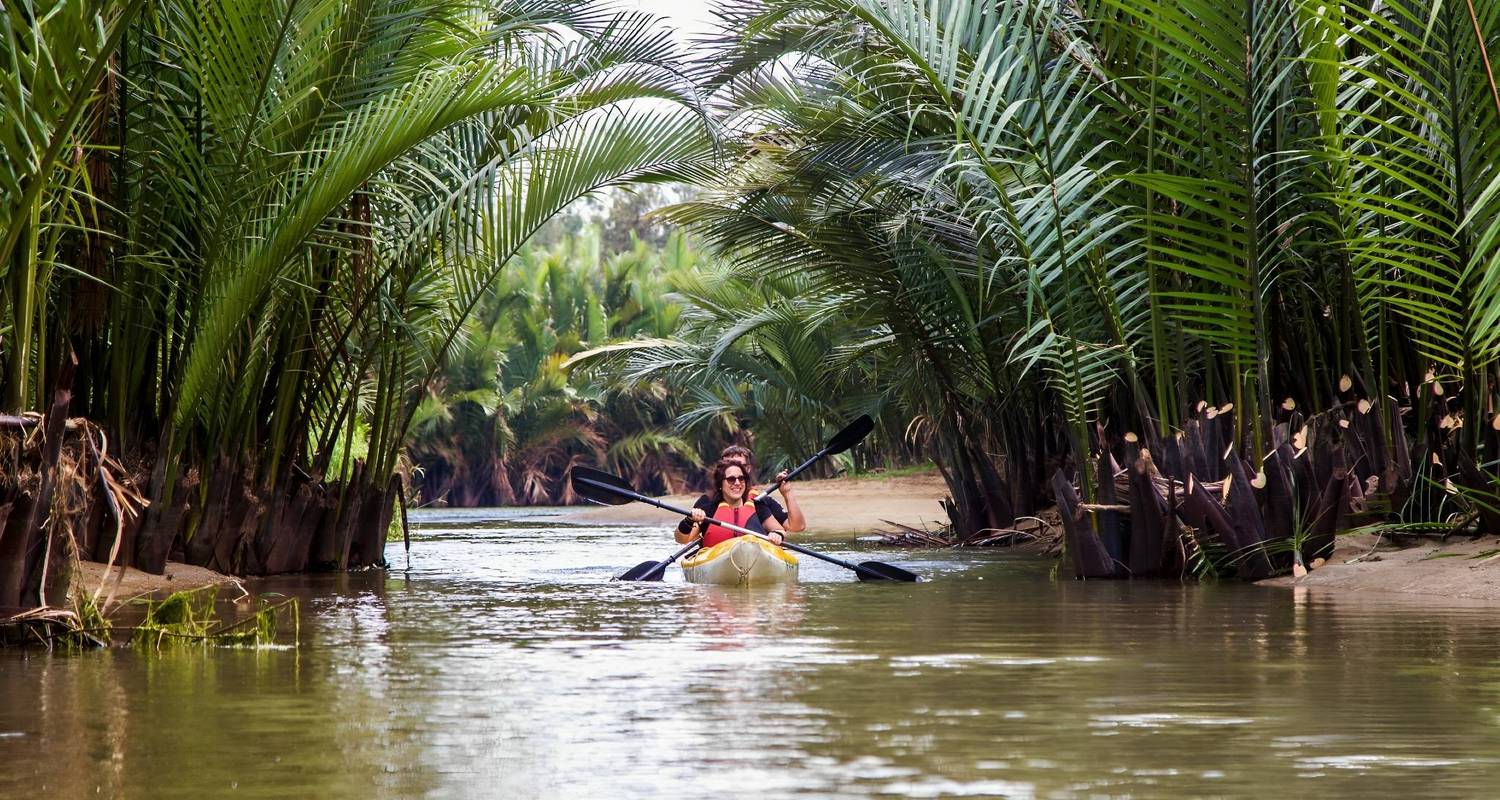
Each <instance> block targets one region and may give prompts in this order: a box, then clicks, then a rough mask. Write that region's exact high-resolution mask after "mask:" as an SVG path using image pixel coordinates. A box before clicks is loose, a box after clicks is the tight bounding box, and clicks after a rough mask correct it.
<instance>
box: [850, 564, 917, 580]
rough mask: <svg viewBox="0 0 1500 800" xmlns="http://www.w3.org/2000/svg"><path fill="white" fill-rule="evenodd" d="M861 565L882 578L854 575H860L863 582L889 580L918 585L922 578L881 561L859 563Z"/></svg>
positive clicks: (861, 573) (866, 574)
mask: <svg viewBox="0 0 1500 800" xmlns="http://www.w3.org/2000/svg"><path fill="white" fill-rule="evenodd" d="M859 565H860V566H861V567H864V568H865V569H867V570H869V571H870V572H873V573H875V574H876V575H879V576H880V577H879V578H876V577H873V576H871V575H869V574H868V573H865V572H856V573H854V574H855V575H858V576H859V579H860V580H862V581H867V582H869V581H879V580H887V581H902V582H905V583H916V582H917V581H919V580H921V578H918V577H917V575H916V573H914V572H907V571H906V570H904V569H902V568H900V567H896V566H892V565H890V564H884V563H881V562H879V561H861V562H859Z"/></svg>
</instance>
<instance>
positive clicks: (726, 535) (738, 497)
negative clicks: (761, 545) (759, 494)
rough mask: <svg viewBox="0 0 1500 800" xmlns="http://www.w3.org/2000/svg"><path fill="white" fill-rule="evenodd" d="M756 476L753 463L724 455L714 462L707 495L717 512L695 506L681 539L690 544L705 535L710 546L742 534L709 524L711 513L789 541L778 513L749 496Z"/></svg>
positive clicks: (777, 541)
mask: <svg viewBox="0 0 1500 800" xmlns="http://www.w3.org/2000/svg"><path fill="white" fill-rule="evenodd" d="M752 480H754V477H753V474H752V473H751V470H750V467H749V465H747V464H743V463H741V462H739V461H737V460H732V459H728V458H724V459H720V460H719V463H717V464H715V465H714V472H713V489H712V494H710V495H705V498H706V499H707V500H708V502H709V503H711V504H712V507H713V509H714V512H713V514H711V515H710V514H708V513H707V512H706V511H705V510H704V509H703V507H702V506H694V507H693V513H692V516H690V517H688V518H687V519H685V520H683V524H682V525H679V526H678V529H677V533H676V539H677V543H678V544H687V543H688V542H691V541H693V540H694V539H698V538H699V537H702V546H703V548H704V549H707V548H710V547H713V546H714V545H716V544H719V543H720V542H726V541H728V540H730V539H733V538H734V537H736V536H740V535H741V534H738V533H735V532H734V531H731V530H729V529H727V528H721V527H719V526H718V525H709V524H707V523H706V522H705V520H706V519H707V518H708V517H710V516H712V517H713V518H714V519H716V520H719V521H720V522H727V523H729V524H731V525H738V526H739V527H741V528H748V529H749V530H752V531H755V532H756V533H764V534H766V535H767V536H769V537H770V538H771V541H772V542H774V543H775V544H778V545H779V544H781V543H782V542H783V541H785V540H786V534H785V529H784V528H782V526H781V521H780V520H778V519H776V515H775V514H773V513H771V509H770V508H769V507H767V506H765V505H763V504H760V503H756V502H754V501H752V500H750V499H749V498H748V497H747V496H746V495H747V493H748V492H749V491H750V482H751V481H752ZM684 527H685V528H686V530H684ZM705 529H706V530H705Z"/></svg>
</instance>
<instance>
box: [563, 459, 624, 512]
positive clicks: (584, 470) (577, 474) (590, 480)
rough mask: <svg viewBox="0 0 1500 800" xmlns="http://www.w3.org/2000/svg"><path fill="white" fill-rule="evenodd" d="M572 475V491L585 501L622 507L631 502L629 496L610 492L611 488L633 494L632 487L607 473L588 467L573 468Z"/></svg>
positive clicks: (621, 479)
mask: <svg viewBox="0 0 1500 800" xmlns="http://www.w3.org/2000/svg"><path fill="white" fill-rule="evenodd" d="M572 473H573V474H572V476H571V478H570V480H572V482H573V491H575V492H577V493H578V494H579V495H581V496H582V497H583V498H584V499H586V500H592V501H594V502H595V503H600V504H603V505H606V506H623V505H625V504H626V503H628V502H630V501H631V499H632V498H631V497H630V496H629V495H623V494H620V493H618V492H612V491H610V490H609V487H611V486H613V487H615V488H617V489H624V490H625V491H627V492H630V494H635V487H634V486H631V485H630V484H629V483H626V482H625V479H623V478H619V477H616V476H614V475H611V474H609V473H608V472H601V471H600V470H597V469H593V468H590V467H574V468H573V470H572ZM580 478H581V479H582V480H580ZM596 484H597V485H596Z"/></svg>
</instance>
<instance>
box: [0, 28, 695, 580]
mask: <svg viewBox="0 0 1500 800" xmlns="http://www.w3.org/2000/svg"><path fill="white" fill-rule="evenodd" d="M0 14H3V15H4V20H5V22H6V26H5V29H4V33H3V34H0V47H3V48H4V56H3V58H4V61H5V63H6V64H7V65H8V66H7V72H8V73H9V74H10V75H12V76H13V79H7V80H5V81H3V82H0V98H3V101H0V102H3V109H0V134H3V135H0V145H3V147H4V148H5V154H4V157H3V158H0V190H3V193H0V231H3V239H0V287H3V288H0V309H3V328H0V337H3V347H0V362H3V370H4V371H3V380H0V389H3V397H4V399H5V406H6V407H7V408H6V410H9V411H31V410H45V409H46V408H48V407H49V406H50V405H51V404H52V401H53V397H54V390H55V389H64V390H70V391H71V398H70V401H71V402H70V403H69V404H68V405H66V406H65V407H64V408H65V410H66V413H68V414H71V415H75V416H86V417H89V418H92V419H93V420H95V421H97V422H98V423H100V424H101V425H102V426H103V428H104V430H106V431H107V432H108V436H109V447H110V454H111V455H112V456H113V457H118V458H119V459H120V461H121V463H122V465H123V467H122V471H123V472H127V473H132V472H133V473H134V474H136V475H137V476H138V478H139V485H138V486H137V487H136V490H137V491H138V492H139V495H140V497H141V499H142V500H144V501H145V503H142V504H141V505H144V506H145V508H144V520H143V521H142V520H139V519H135V520H134V521H133V522H132V523H131V526H132V527H133V528H135V529H138V530H139V532H140V537H139V539H138V540H135V541H134V542H133V543H132V545H131V546H130V547H128V548H127V552H126V553H124V554H123V558H124V559H125V560H128V561H133V562H134V563H136V564H138V565H140V566H143V567H145V568H148V569H153V570H159V569H160V568H161V566H162V563H163V561H164V560H165V559H166V558H167V556H168V554H169V552H171V551H173V550H174V549H175V550H177V551H179V552H180V553H181V556H182V557H185V558H187V559H189V560H192V561H195V562H197V563H204V564H211V565H214V566H217V567H219V568H222V569H228V570H235V571H248V572H259V571H265V570H272V571H275V570H284V569H301V568H304V567H305V566H309V565H315V564H327V565H333V566H353V565H358V564H369V563H374V562H378V561H380V560H381V552H380V548H381V547H382V545H383V538H384V536H383V534H384V524H383V523H384V521H385V520H387V519H389V517H390V514H391V508H392V505H393V499H394V497H395V487H396V486H397V482H398V478H397V477H396V476H398V474H399V473H400V472H402V471H403V470H404V468H405V467H404V461H403V456H402V447H403V444H404V442H405V439H406V436H407V432H408V430H409V429H410V427H411V425H412V421H413V419H414V417H415V415H416V414H417V412H418V409H419V408H420V407H421V405H422V403H423V400H424V398H425V397H427V396H428V391H427V388H428V386H429V385H430V384H431V382H432V379H433V377H434V376H435V375H437V374H438V372H439V371H440V370H441V369H442V367H443V364H444V363H445V362H446V361H447V357H448V355H449V353H450V352H451V351H452V350H453V349H454V348H455V346H456V344H457V343H459V342H460V340H461V338H462V333H463V330H464V326H465V325H466V324H467V321H468V320H469V318H470V317H471V315H472V312H473V309H474V307H475V306H476V305H477V304H478V303H480V302H481V300H482V299H483V298H484V297H486V296H487V293H488V291H489V288H490V286H491V284H492V283H493V282H494V281H495V280H496V278H497V276H498V275H499V274H500V273H501V271H502V267H503V266H504V265H505V263H506V262H507V261H508V259H509V258H510V256H511V255H512V254H513V253H514V252H516V250H517V249H518V248H520V247H521V246H522V244H523V243H524V242H525V241H526V240H527V238H528V237H529V236H530V235H531V234H532V233H534V232H535V231H536V230H537V229H538V228H539V227H540V226H541V225H542V224H543V223H545V222H546V221H547V220H548V219H549V218H550V217H552V216H553V215H554V214H555V213H557V212H558V211H559V210H560V209H562V208H564V207H566V206H567V205H568V204H569V203H570V202H572V201H573V200H574V199H576V198H578V197H580V196H582V195H585V194H587V193H589V192H591V191H595V190H598V189H599V188H601V187H606V186H610V185H616V184H623V183H634V182H643V181H644V182H653V181H664V180H680V179H682V178H684V177H691V176H692V174H693V172H694V171H695V170H699V169H702V168H703V167H704V166H705V165H706V164H707V163H708V160H707V159H708V157H709V156H710V155H711V150H710V146H711V140H710V137H709V135H708V132H707V130H706V128H705V127H704V125H703V123H702V120H701V118H700V117H699V116H698V115H696V114H695V113H694V112H693V110H692V108H691V107H690V101H691V99H692V96H693V91H694V90H693V87H692V86H691V85H689V84H688V83H686V82H685V80H684V79H683V78H682V75H681V71H680V69H679V62H678V56H677V54H676V52H675V45H674V43H673V40H672V38H671V36H670V35H669V33H668V32H666V31H664V30H662V29H660V28H659V27H658V26H657V25H656V24H655V22H654V21H653V20H651V19H649V18H646V17H643V16H640V15H635V14H616V13H614V12H612V11H607V10H602V9H600V8H598V7H596V6H593V5H590V4H585V3H577V2H561V1H559V0H515V1H512V0H505V2H493V3H472V2H467V1H466V0H347V1H346V2H330V3H312V4H308V3H298V2H295V0H286V1H285V2H277V1H275V0H273V2H269V3H267V2H261V1H260V0H256V2H245V1H244V0H209V1H208V2H201V1H198V0H195V2H189V3H183V2H175V1H173V0H153V1H152V2H147V1H146V0H118V1H116V2H84V1H83V0H23V2H20V3H6V4H5V7H4V10H3V12H0ZM70 353H71V354H76V358H77V362H78V367H77V371H76V375H75V374H72V373H71V371H70V369H68V368H66V367H65V365H67V364H69V363H71V360H72V358H71V356H70ZM356 432H358V434H359V436H360V437H361V438H362V439H363V440H364V441H363V442H356V441H355V436H356ZM351 453H360V454H362V457H360V458H359V459H357V460H355V459H353V458H349V457H347V454H351ZM116 477H123V476H119V475H117V476H116ZM35 488H36V487H35V486H26V485H19V484H18V485H17V486H14V487H11V488H10V490H9V492H10V493H9V494H7V499H8V498H9V497H11V496H14V497H16V498H22V497H30V498H32V499H33V500H36V501H37V502H38V503H40V504H42V505H48V504H50V503H51V501H52V499H53V498H52V496H51V494H50V493H47V492H44V493H42V494H41V495H40V496H37V495H36V492H35V491H34V489H35ZM27 502H30V501H27ZM12 511H13V514H12V516H13V517H16V516H20V517H25V516H27V514H19V515H17V514H16V513H14V512H15V510H14V509H12ZM28 513H29V512H28ZM124 516H125V517H126V518H127V522H130V521H131V519H132V515H131V509H129V508H127V509H125V510H124ZM45 518H46V515H45V514H43V515H41V516H40V517H37V518H36V519H37V520H41V519H45ZM25 528H26V526H23V525H13V526H11V527H9V528H6V529H5V533H4V537H5V538H6V539H7V540H9V541H7V542H6V543H4V549H5V550H6V551H7V552H14V551H15V549H16V548H18V549H19V550H20V552H36V551H37V550H38V548H37V546H36V542H38V541H40V540H41V537H40V534H39V533H38V532H37V531H35V530H26V529H25ZM20 572H21V573H22V575H21V577H19V578H16V579H15V581H13V582H8V583H7V584H6V586H4V587H0V588H4V589H5V591H4V592H3V593H0V595H3V596H0V606H10V605H15V604H16V602H17V599H18V596H19V593H20V592H21V591H22V588H23V585H24V584H26V583H27V581H28V580H34V576H35V575H36V574H37V571H36V570H35V569H34V568H31V569H25V570H21V571H20ZM27 574H30V575H31V576H33V577H32V578H27V577H26V576H27ZM28 594H29V593H28Z"/></svg>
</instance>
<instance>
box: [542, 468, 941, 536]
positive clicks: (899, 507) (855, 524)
mask: <svg viewBox="0 0 1500 800" xmlns="http://www.w3.org/2000/svg"><path fill="white" fill-rule="evenodd" d="M792 491H793V493H794V495H795V496H796V498H797V502H798V503H800V504H801V506H802V513H803V514H804V515H806V517H807V534H806V535H808V536H813V537H816V536H820V535H834V534H848V533H869V532H871V531H877V530H890V529H891V527H892V526H891V525H890V524H889V523H888V522H887V521H889V522H897V523H900V524H902V525H910V526H912V527H915V528H923V527H927V528H936V527H938V526H940V525H943V524H946V523H947V515H946V514H945V513H944V511H943V507H942V506H941V505H939V504H938V501H939V500H941V499H942V498H944V497H947V496H948V490H947V487H946V486H944V484H943V479H942V476H940V475H939V474H938V473H937V472H935V471H934V472H929V473H922V474H919V475H903V476H901V477H896V478H883V477H879V476H871V477H859V478H834V479H831V480H821V481H798V482H797V485H796V488H794V489H793V490H792ZM776 497H777V499H778V500H779V499H781V496H780V495H777V496H776ZM697 499H698V496H697V495H695V494H694V495H676V496H673V497H670V498H662V500H663V502H668V503H671V504H673V505H677V506H681V507H683V508H690V507H692V505H693V501H694V500H697ZM565 519H566V520H567V521H568V522H575V523H580V524H582V523H588V524H617V525H653V526H662V527H663V528H665V527H668V526H671V525H673V524H675V521H676V518H674V517H673V516H672V515H671V514H669V513H667V512H665V511H662V510H661V509H658V508H652V507H651V506H648V505H645V504H643V503H631V504H629V505H623V506H587V507H578V508H576V509H570V510H568V511H567V512H566V516H565Z"/></svg>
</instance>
